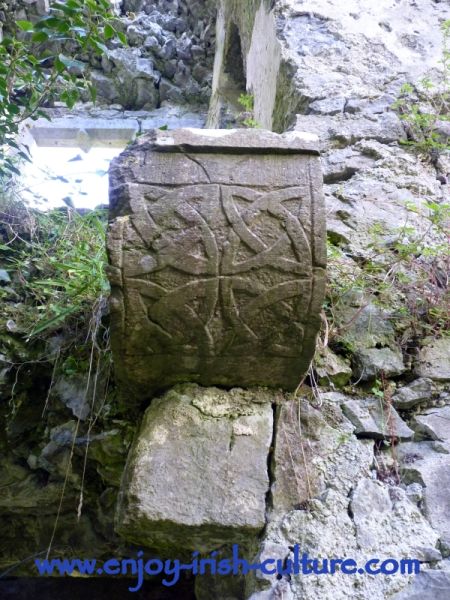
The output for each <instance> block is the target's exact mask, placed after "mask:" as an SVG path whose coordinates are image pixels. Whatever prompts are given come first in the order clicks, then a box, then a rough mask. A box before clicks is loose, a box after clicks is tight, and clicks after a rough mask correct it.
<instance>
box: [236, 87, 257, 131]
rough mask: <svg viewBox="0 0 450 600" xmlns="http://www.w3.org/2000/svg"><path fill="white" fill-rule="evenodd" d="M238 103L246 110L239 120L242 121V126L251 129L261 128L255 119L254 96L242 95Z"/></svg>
mask: <svg viewBox="0 0 450 600" xmlns="http://www.w3.org/2000/svg"><path fill="white" fill-rule="evenodd" d="M238 102H239V104H240V105H241V106H242V108H243V109H244V112H242V113H241V114H240V115H239V119H240V120H241V122H242V124H243V125H244V126H245V127H248V128H249V129H256V128H259V127H260V124H259V123H258V121H256V120H255V118H254V104H255V101H254V98H253V95H252V94H241V95H240V96H239V98H238Z"/></svg>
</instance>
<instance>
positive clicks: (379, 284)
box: [325, 202, 450, 351]
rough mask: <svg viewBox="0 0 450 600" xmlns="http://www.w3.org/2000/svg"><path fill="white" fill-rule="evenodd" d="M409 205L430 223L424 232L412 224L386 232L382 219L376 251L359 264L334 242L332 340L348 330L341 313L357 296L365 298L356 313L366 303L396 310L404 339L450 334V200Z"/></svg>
mask: <svg viewBox="0 0 450 600" xmlns="http://www.w3.org/2000/svg"><path fill="white" fill-rule="evenodd" d="M407 208H408V210H409V211H410V212H414V213H418V214H420V216H421V217H422V218H423V220H424V222H426V223H428V226H427V227H426V228H425V230H424V232H422V233H418V232H417V230H416V229H415V228H414V227H410V226H408V225H406V224H405V226H403V227H401V228H399V229H395V230H392V231H390V232H386V230H385V227H384V225H383V224H381V223H380V224H376V225H374V226H373V227H372V230H371V232H370V235H371V241H370V243H369V244H368V248H369V250H370V253H369V255H368V256H366V257H364V258H361V259H359V260H358V262H357V264H355V262H354V260H352V259H350V258H349V257H348V256H347V254H346V252H345V251H344V250H343V249H342V248H341V247H340V246H339V245H338V244H335V243H333V242H332V241H331V240H329V241H328V278H329V282H328V294H327V300H326V303H325V314H326V316H327V321H328V323H329V326H330V339H331V341H332V340H333V338H334V341H336V339H338V336H337V334H338V333H339V335H341V334H343V333H344V331H342V328H341V329H339V327H336V326H335V325H336V322H337V321H338V317H337V314H338V313H339V311H340V309H341V308H343V307H344V306H346V305H347V304H348V302H349V297H350V296H353V297H355V295H356V296H357V295H359V296H360V298H361V299H362V300H361V302H362V303H363V304H362V305H361V304H360V303H357V306H355V318H357V315H358V313H359V312H360V311H361V310H362V308H361V306H363V307H364V303H369V302H370V303H373V304H375V305H378V306H379V307H380V308H382V309H385V310H387V311H389V312H390V313H391V314H392V318H393V321H394V325H395V328H396V330H397V332H398V335H399V340H400V342H401V341H402V340H405V339H411V338H415V337H417V336H421V337H422V336H426V335H434V336H436V335H446V334H448V332H449V330H450V315H449V313H448V306H449V303H450V296H449V294H450V289H449V282H448V273H449V272H450V244H449V231H450V229H449V222H450V204H448V203H442V204H438V203H437V202H428V203H426V205H425V211H423V212H419V209H418V208H417V207H416V206H414V205H409V204H408V205H407ZM387 234H389V242H386V235H387ZM348 350H349V351H352V348H348Z"/></svg>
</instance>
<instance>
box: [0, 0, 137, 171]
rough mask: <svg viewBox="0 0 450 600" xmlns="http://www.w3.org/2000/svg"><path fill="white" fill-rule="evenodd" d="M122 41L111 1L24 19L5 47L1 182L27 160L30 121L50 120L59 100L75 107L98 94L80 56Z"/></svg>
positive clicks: (85, 0)
mask: <svg viewBox="0 0 450 600" xmlns="http://www.w3.org/2000/svg"><path fill="white" fill-rule="evenodd" d="M112 38H118V39H119V40H120V41H122V43H126V38H125V36H124V34H123V33H121V32H118V31H116V29H115V27H114V16H113V13H112V8H111V3H110V2H109V1H108V0H65V1H64V2H63V1H61V2H59V1H58V2H56V1H55V2H52V4H51V6H50V12H49V14H48V15H46V16H44V17H42V18H40V19H38V20H37V21H35V22H34V23H33V22H31V21H24V20H19V21H17V22H16V30H15V31H14V32H12V33H10V34H8V32H7V33H6V35H5V37H4V39H3V41H2V42H1V43H0V178H3V179H5V178H6V179H7V178H8V177H10V176H11V174H12V173H16V174H18V173H19V171H18V169H17V166H16V164H15V163H16V161H17V158H19V159H20V158H22V159H28V152H27V149H26V148H25V147H20V146H19V144H18V142H17V136H18V133H19V130H20V126H21V124H22V123H23V122H24V121H25V120H27V119H37V118H39V117H46V116H47V115H46V113H45V111H43V110H42V109H43V107H45V106H46V105H48V103H50V102H51V101H52V100H55V99H59V100H61V101H62V102H64V103H65V104H66V105H67V107H69V108H72V107H73V106H74V104H75V103H76V102H77V100H78V99H79V98H80V96H81V94H82V93H83V92H89V93H90V95H91V98H92V100H94V101H95V98H96V91H95V89H94V87H93V86H92V85H91V83H90V82H89V79H88V77H87V75H86V64H85V63H84V62H82V61H81V60H79V59H80V57H82V56H85V55H86V54H88V53H89V52H94V53H97V54H102V53H104V52H107V47H106V46H105V41H107V40H109V39H112Z"/></svg>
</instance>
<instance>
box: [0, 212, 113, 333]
mask: <svg viewBox="0 0 450 600" xmlns="http://www.w3.org/2000/svg"><path fill="white" fill-rule="evenodd" d="M32 219H33V226H32V227H31V228H30V231H29V232H28V233H26V234H23V233H21V232H18V231H17V230H15V229H14V227H13V226H11V225H8V226H6V227H5V229H4V232H3V238H5V237H6V238H7V239H4V240H3V243H1V244H0V261H1V263H2V265H3V266H4V267H6V269H7V271H8V272H9V273H10V274H11V277H12V279H13V288H14V289H11V288H8V287H6V288H1V289H0V297H2V301H3V310H2V317H3V318H4V319H5V320H7V319H8V318H9V319H10V320H12V321H13V322H14V323H15V324H16V326H17V328H18V330H19V331H20V332H22V333H23V334H24V335H25V336H26V337H27V338H28V339H30V338H32V337H35V336H48V335H49V334H51V333H53V332H55V331H56V330H58V328H61V327H62V326H64V327H65V328H66V329H68V328H72V329H73V330H74V332H75V331H76V330H77V328H81V329H82V328H83V325H85V324H86V323H87V322H89V317H90V315H91V313H92V310H93V306H94V305H95V304H98V302H99V300H100V299H101V298H102V297H104V296H106V295H107V293H108V283H107V280H106V277H105V273H104V265H105V262H106V256H105V229H106V215H105V214H104V212H102V211H92V212H88V213H87V214H84V215H83V214H78V213H77V212H76V211H73V210H54V211H51V212H48V213H41V212H38V211H35V212H34V213H33V214H32ZM14 284H15V285H14ZM17 300H20V302H17Z"/></svg>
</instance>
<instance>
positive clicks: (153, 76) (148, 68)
mask: <svg viewBox="0 0 450 600" xmlns="http://www.w3.org/2000/svg"><path fill="white" fill-rule="evenodd" d="M214 12H215V11H214V9H213V6H212V3H210V2H206V3H200V2H186V1H184V0H183V1H181V0H171V1H170V0H159V1H158V0H155V1H148V0H147V1H139V0H128V1H127V0H126V1H125V2H123V4H122V15H123V16H122V18H121V28H122V30H123V32H124V33H125V34H126V36H127V39H128V42H129V47H128V48H124V47H123V46H120V47H117V48H113V49H111V50H110V51H109V52H108V53H107V54H106V55H104V56H103V58H102V60H101V63H99V62H95V61H94V62H95V66H96V67H97V69H96V70H95V71H94V72H93V74H92V76H93V81H94V83H95V84H96V85H97V87H98V90H99V94H100V96H101V98H102V99H103V100H104V101H106V102H107V103H118V104H121V105H122V106H124V107H125V108H127V109H151V108H154V107H156V106H159V105H160V104H161V103H164V102H168V103H176V104H182V103H185V102H190V103H193V104H206V103H207V102H208V99H209V96H210V91H211V78H212V63H213V60H214V34H215V27H214Z"/></svg>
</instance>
